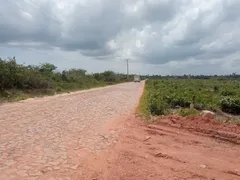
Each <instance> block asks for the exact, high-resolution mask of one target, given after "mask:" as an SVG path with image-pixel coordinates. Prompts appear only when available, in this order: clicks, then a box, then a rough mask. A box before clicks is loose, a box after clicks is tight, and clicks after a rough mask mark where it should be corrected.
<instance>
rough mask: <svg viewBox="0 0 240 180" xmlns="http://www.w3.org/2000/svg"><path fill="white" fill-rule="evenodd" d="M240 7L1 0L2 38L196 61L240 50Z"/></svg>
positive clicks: (91, 53) (161, 1)
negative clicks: (239, 8)
mask: <svg viewBox="0 0 240 180" xmlns="http://www.w3.org/2000/svg"><path fill="white" fill-rule="evenodd" d="M34 2H35V3H34ZM238 7H240V1H238V0H231V1H225V0H210V1H207V0H206V1H205V0H202V1H193V0H119V1H112V0H89V1H86V0H78V1H76V0H69V1H68V3H66V1H63V0H59V1H57V0H50V1H49V0H33V1H30V0H25V1H23V0H21V1H13V0H9V1H1V2H0V44H1V46H3V47H4V46H6V47H9V46H14V47H21V48H33V49H38V50H39V49H54V48H58V49H60V50H61V51H63V52H74V51H76V52H79V53H80V54H81V55H83V56H85V57H90V58H95V59H97V60H104V59H113V60H114V59H115V58H117V57H119V56H120V57H122V58H125V57H126V58H130V59H133V60H138V61H140V62H143V63H146V64H154V65H158V64H168V63H170V62H184V61H186V60H188V59H194V61H193V62H196V63H195V65H196V66H197V64H198V63H197V61H210V60H212V59H220V60H221V59H224V58H225V57H232V56H231V55H232V54H236V53H238V52H239V48H238V47H239V45H240V40H239V35H240V11H239V10H238ZM232 61H233V62H232V64H237V65H239V63H237V61H239V60H238V59H237V58H236V57H233V60H232ZM219 62H221V63H223V61H219ZM170 64H171V63H170ZM202 64H206V63H202ZM191 66H194V63H193V64H192V65H191ZM198 66H200V65H199V64H198ZM196 69H198V68H196Z"/></svg>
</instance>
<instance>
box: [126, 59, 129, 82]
mask: <svg viewBox="0 0 240 180" xmlns="http://www.w3.org/2000/svg"><path fill="white" fill-rule="evenodd" d="M126 60H127V79H128V74H129V69H128V61H129V59H126Z"/></svg>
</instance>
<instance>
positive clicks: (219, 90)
mask: <svg viewBox="0 0 240 180" xmlns="http://www.w3.org/2000/svg"><path fill="white" fill-rule="evenodd" d="M191 103H193V104H194V107H195V109H193V110H189V109H188V108H189V107H190V104H191ZM140 109H141V111H142V112H143V113H144V114H145V115H147V116H148V115H155V116H159V115H167V114H170V113H171V112H172V111H173V110H175V109H180V110H179V112H180V115H183V116H186V115H189V114H198V112H199V111H200V110H211V111H219V110H220V111H222V112H226V113H229V114H232V115H239V114H240V81H239V79H238V80H236V79H235V80H234V79H204V80H203V79H159V80H151V79H150V80H147V82H146V86H145V92H144V95H143V97H142V100H141V103H140Z"/></svg>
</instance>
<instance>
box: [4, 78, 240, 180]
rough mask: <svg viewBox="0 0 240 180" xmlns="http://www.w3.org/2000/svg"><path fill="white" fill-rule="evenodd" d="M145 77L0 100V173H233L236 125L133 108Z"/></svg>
mask: <svg viewBox="0 0 240 180" xmlns="http://www.w3.org/2000/svg"><path fill="white" fill-rule="evenodd" d="M143 87H144V83H143V82H142V83H127V84H121V85H116V86H111V87H107V88H100V89H96V90H90V91H84V92H76V93H70V94H63V95H58V96H53V97H45V98H36V99H29V100H26V101H22V102H18V103H8V104H4V105H2V106H0V128H1V131H0V180H9V179H14V180H22V179H23V180H25V179H26V180H27V179H30V180H31V179H40V180H48V179H49V180H67V179H68V180H72V179H73V180H150V179H151V180H162V179H163V180H164V179H170V180H172V179H173V180H175V179H176V180H179V179H184V180H186V179H189V180H192V179H209V180H235V179H236V180H237V179H240V126H239V125H230V124H222V123H218V122H216V121H214V120H211V119H208V118H202V117H189V118H182V117H177V116H169V117H164V118H162V119H161V120H159V121H158V123H152V124H150V123H146V122H144V121H143V120H142V119H141V118H140V117H137V116H136V115H135V113H134V112H135V108H136V107H137V104H138V101H139V98H140V96H141V94H142V91H143Z"/></svg>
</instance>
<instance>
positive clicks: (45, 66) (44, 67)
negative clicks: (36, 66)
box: [40, 63, 57, 73]
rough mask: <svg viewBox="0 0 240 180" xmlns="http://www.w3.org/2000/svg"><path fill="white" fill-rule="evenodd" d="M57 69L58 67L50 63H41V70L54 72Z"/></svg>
mask: <svg viewBox="0 0 240 180" xmlns="http://www.w3.org/2000/svg"><path fill="white" fill-rule="evenodd" d="M55 69H57V67H56V66H54V65H53V64H50V63H44V64H41V65H40V71H41V72H48V73H52V72H53V71H54V70H55Z"/></svg>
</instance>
